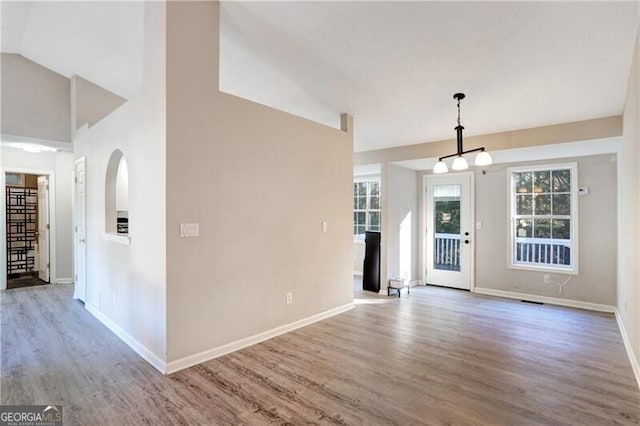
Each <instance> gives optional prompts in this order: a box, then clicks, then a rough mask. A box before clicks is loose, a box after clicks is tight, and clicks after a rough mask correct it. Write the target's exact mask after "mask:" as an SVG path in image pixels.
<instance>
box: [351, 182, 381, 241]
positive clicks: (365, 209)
mask: <svg viewBox="0 0 640 426" xmlns="http://www.w3.org/2000/svg"><path fill="white" fill-rule="evenodd" d="M363 182H375V183H377V184H378V199H379V200H378V203H379V208H378V209H371V207H370V206H371V203H370V200H371V186H370V185H367V194H366V195H365V199H366V207H365V208H364V209H356V208H355V205H354V207H353V208H352V209H351V210H352V213H356V212H364V214H365V232H366V231H367V230H369V227H370V223H369V214H370V213H372V212H377V213H378V218H379V219H378V221H379V224H378V227H379V228H380V229H379V231H376V232H381V231H382V183H381V179H380V175H363V176H354V178H353V185H355V184H356V183H363ZM351 199H352V203H353V202H354V200H355V194H354V192H353V191H352V194H351ZM351 226H352V232H351V235H352V238H353V241H354V242H361V243H364V234H355V228H354V227H355V221H354V220H353V219H352V224H351ZM357 235H363V237H361V238H360V237H358V236H357Z"/></svg>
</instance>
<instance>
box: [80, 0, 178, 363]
mask: <svg viewBox="0 0 640 426" xmlns="http://www.w3.org/2000/svg"><path fill="white" fill-rule="evenodd" d="M144 7H145V16H144V19H145V22H144V60H143V63H144V74H143V87H142V89H141V91H140V92H139V93H137V94H135V95H134V96H132V97H131V99H129V100H128V101H127V102H126V103H125V104H123V105H122V106H121V107H120V108H118V109H116V110H115V111H114V112H113V113H111V114H110V115H108V116H107V117H105V118H104V119H102V120H101V121H100V122H98V123H96V124H95V125H94V126H92V127H90V128H87V127H83V128H81V129H80V130H79V131H78V132H76V134H75V141H74V144H75V151H74V153H75V158H76V159H77V158H80V157H86V203H87V260H86V262H87V280H86V282H87V295H86V300H85V307H86V308H87V309H88V310H89V311H90V312H91V313H92V314H93V315H94V316H96V317H97V318H98V319H99V320H100V321H102V322H103V323H104V324H105V325H106V326H107V327H109V328H110V329H111V330H112V331H113V332H114V333H115V334H117V335H118V336H119V337H121V338H122V339H123V340H124V341H125V342H126V343H127V344H129V346H131V347H132V348H133V349H134V350H136V351H137V352H138V353H139V354H140V355H141V356H143V357H144V358H145V359H146V360H147V361H149V362H150V363H151V364H153V366H154V367H156V368H157V369H159V370H160V371H164V370H165V368H166V350H167V349H166V337H167V334H166V268H165V263H166V255H165V246H166V243H165V210H166V203H165V190H166V187H165V164H166V160H165V122H166V120H165V112H166V106H165V40H166V34H165V29H166V25H165V4H164V3H162V2H146V3H145V6H144ZM116 149H119V150H121V151H122V152H123V154H124V157H125V159H126V161H127V166H128V172H129V236H130V238H131V241H130V244H129V245H125V244H122V243H119V242H114V241H112V240H108V239H106V238H105V183H106V174H107V164H108V162H109V158H110V157H111V154H112V152H113V151H114V150H116Z"/></svg>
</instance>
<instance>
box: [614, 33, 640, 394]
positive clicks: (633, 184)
mask: <svg viewBox="0 0 640 426" xmlns="http://www.w3.org/2000/svg"><path fill="white" fill-rule="evenodd" d="M638 37H639V38H640V35H639V36H638ZM639 43H640V39H638V38H637V39H636V45H635V48H634V54H633V62H632V65H631V71H630V75H629V82H628V86H627V99H626V102H625V106H624V116H623V130H622V136H623V140H622V146H621V148H620V153H619V154H618V292H617V299H618V301H617V302H618V304H617V308H618V314H619V321H620V324H621V325H622V328H623V330H622V332H623V335H625V337H626V340H627V342H626V343H627V345H628V349H631V350H632V351H633V355H632V357H633V358H634V359H635V365H634V370H635V373H636V379H637V380H638V384H639V385H640V271H639V264H640V244H639V243H638V241H639V239H640V149H639V147H638V145H639V144H640V64H639V60H640V45H639Z"/></svg>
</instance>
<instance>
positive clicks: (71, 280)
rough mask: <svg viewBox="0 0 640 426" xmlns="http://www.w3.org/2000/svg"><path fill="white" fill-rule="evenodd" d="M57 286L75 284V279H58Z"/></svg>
mask: <svg viewBox="0 0 640 426" xmlns="http://www.w3.org/2000/svg"><path fill="white" fill-rule="evenodd" d="M56 284H73V278H57V279H56Z"/></svg>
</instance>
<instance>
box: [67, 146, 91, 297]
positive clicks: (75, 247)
mask: <svg viewBox="0 0 640 426" xmlns="http://www.w3.org/2000/svg"><path fill="white" fill-rule="evenodd" d="M82 163H83V164H84V179H85V184H84V189H85V198H84V210H85V223H84V226H85V238H86V234H87V157H86V156H83V157H80V158H77V159H76V160H74V162H73V173H72V174H73V186H72V187H73V190H72V191H71V205H72V208H71V219H72V220H71V223H72V228H71V229H72V231H73V282H74V288H73V298H74V299H78V300H81V301H82V302H84V303H86V299H87V293H88V291H87V286H88V285H87V246H86V243H85V246H84V247H85V248H84V268H83V270H84V289H83V290H84V294H82V295H80V294H79V293H78V285H77V273H78V267H77V266H78V243H77V240H78V236H77V234H78V231H77V229H76V226H77V225H78V221H77V219H78V218H77V217H76V211H77V208H78V206H77V202H78V200H77V197H76V194H77V192H78V190H77V180H76V179H77V176H76V169H77V167H78V164H82Z"/></svg>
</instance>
